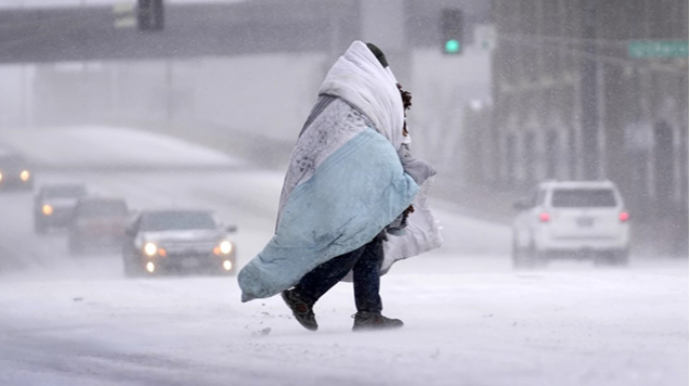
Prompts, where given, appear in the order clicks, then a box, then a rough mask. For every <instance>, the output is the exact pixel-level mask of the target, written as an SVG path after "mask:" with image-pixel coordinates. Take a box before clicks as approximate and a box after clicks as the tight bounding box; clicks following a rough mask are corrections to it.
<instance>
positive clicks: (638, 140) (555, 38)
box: [475, 0, 688, 253]
mask: <svg viewBox="0 0 690 386" xmlns="http://www.w3.org/2000/svg"><path fill="white" fill-rule="evenodd" d="M492 12H493V17H494V22H495V25H496V28H497V33H498V38H497V47H496V49H495V51H494V58H493V101H494V106H493V114H492V120H491V123H488V124H489V125H490V128H487V129H489V130H490V131H491V133H492V135H491V136H492V139H491V140H490V143H486V144H484V146H483V147H482V149H483V151H485V152H488V153H490V154H492V155H495V156H496V158H495V162H494V163H493V164H492V165H491V168H490V169H489V170H486V171H485V172H484V173H482V174H481V175H478V176H475V178H476V181H477V182H479V183H484V184H489V185H491V186H494V187H498V188H500V189H513V190H520V189H524V188H526V187H530V186H533V185H534V184H535V183H536V182H537V181H541V180H544V179H600V178H608V179H611V180H613V181H614V182H616V183H617V184H618V185H619V186H620V188H621V190H622V192H623V194H624V196H625V197H626V199H627V202H628V205H629V206H630V207H631V210H632V213H634V214H633V215H634V216H637V217H638V218H639V219H644V220H645V221H648V220H654V221H655V223H656V224H657V225H658V226H657V227H656V229H657V230H659V229H661V230H660V232H663V233H665V234H669V233H677V234H678V235H679V239H683V238H684V240H685V243H684V246H682V247H681V248H683V249H684V252H685V253H687V236H688V230H687V226H688V218H687V215H688V190H687V188H688V169H687V167H688V159H687V155H688V144H687V135H688V2H687V1H686V0H656V1H651V0H600V1H596V0H494V1H493V3H492Z"/></svg>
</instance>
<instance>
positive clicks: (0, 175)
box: [0, 173, 2, 181]
mask: <svg viewBox="0 0 690 386" xmlns="http://www.w3.org/2000/svg"><path fill="white" fill-rule="evenodd" d="M0 181H2V173H0Z"/></svg>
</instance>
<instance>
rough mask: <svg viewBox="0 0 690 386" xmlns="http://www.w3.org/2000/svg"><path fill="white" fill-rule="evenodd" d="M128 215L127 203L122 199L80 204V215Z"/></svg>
mask: <svg viewBox="0 0 690 386" xmlns="http://www.w3.org/2000/svg"><path fill="white" fill-rule="evenodd" d="M125 215H127V205H126V204H125V203H124V202H122V201H99V202H84V203H82V204H81V205H79V209H78V216H79V217H110V216H125Z"/></svg>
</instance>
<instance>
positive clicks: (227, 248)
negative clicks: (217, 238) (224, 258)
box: [218, 240, 232, 255]
mask: <svg viewBox="0 0 690 386" xmlns="http://www.w3.org/2000/svg"><path fill="white" fill-rule="evenodd" d="M218 248H220V253H222V254H224V255H227V254H230V252H232V243H231V242H229V241H227V240H226V241H223V242H221V243H220V245H218Z"/></svg>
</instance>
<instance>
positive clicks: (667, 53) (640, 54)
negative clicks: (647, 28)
mask: <svg viewBox="0 0 690 386" xmlns="http://www.w3.org/2000/svg"><path fill="white" fill-rule="evenodd" d="M628 56H629V57H630V58H636V59H639V58H687V57H688V41H687V40H653V41H652V40H632V41H630V42H629V43H628Z"/></svg>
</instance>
